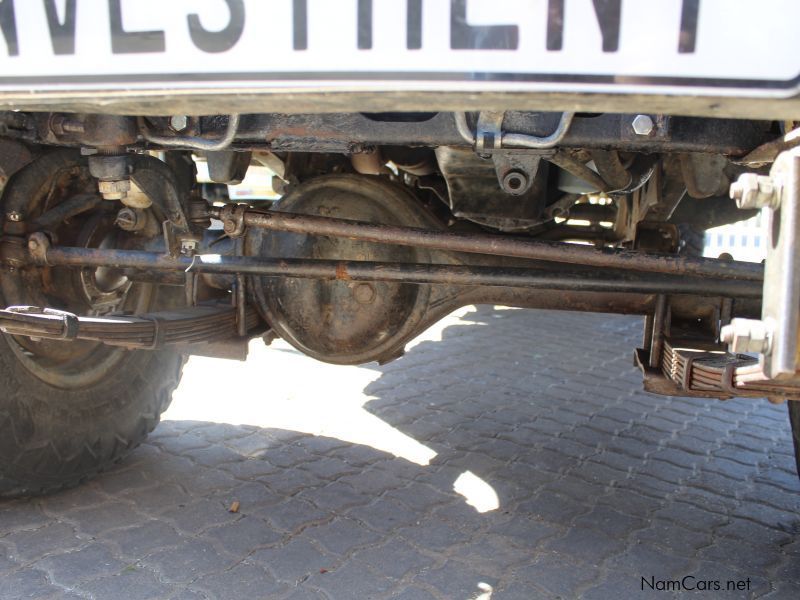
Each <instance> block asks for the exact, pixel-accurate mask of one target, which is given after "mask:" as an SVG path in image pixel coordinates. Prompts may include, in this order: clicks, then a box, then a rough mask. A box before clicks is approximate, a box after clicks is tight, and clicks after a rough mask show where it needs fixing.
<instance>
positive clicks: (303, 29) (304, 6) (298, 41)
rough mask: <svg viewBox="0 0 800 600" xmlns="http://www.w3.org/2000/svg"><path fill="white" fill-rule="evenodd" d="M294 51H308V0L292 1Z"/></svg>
mask: <svg viewBox="0 0 800 600" xmlns="http://www.w3.org/2000/svg"><path fill="white" fill-rule="evenodd" d="M292 11H293V16H292V24H293V30H294V49H295V50H308V0H292Z"/></svg>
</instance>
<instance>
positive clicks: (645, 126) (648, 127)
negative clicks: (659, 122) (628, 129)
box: [631, 115, 656, 136]
mask: <svg viewBox="0 0 800 600" xmlns="http://www.w3.org/2000/svg"><path fill="white" fill-rule="evenodd" d="M631 126H632V127H633V132H634V133H635V134H636V135H641V136H646V135H651V134H652V133H653V131H655V129H656V124H655V122H654V121H653V118H652V117H651V116H649V115H636V118H635V119H634V120H633V123H631Z"/></svg>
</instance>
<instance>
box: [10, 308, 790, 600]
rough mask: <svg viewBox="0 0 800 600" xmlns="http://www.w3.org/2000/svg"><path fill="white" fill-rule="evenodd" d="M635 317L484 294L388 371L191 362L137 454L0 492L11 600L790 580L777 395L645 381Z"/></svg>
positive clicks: (345, 594)
mask: <svg viewBox="0 0 800 600" xmlns="http://www.w3.org/2000/svg"><path fill="white" fill-rule="evenodd" d="M640 327H641V320H640V319H631V318H627V317H616V316H591V315H569V314H562V313H556V312H533V311H519V310H509V309H502V308H490V307H482V308H478V309H477V310H474V309H472V310H464V311H461V312H459V313H458V314H457V315H454V316H451V317H449V318H448V319H446V320H445V321H444V322H443V323H442V324H441V325H439V326H437V327H435V328H434V329H433V330H431V332H429V333H428V334H426V335H425V336H423V337H422V338H421V340H419V341H418V342H415V343H414V344H413V345H412V346H411V347H410V348H409V350H408V352H407V354H406V356H405V357H404V358H402V359H400V360H397V361H395V362H393V363H390V364H388V365H385V366H380V367H379V366H376V365H374V364H373V365H367V366H365V367H360V368H349V367H348V368H336V369H333V368H331V367H326V366H324V365H320V364H319V363H315V362H314V361H312V360H310V359H305V358H303V357H301V356H300V355H299V354H298V353H297V352H295V351H294V350H292V349H290V348H289V346H287V345H286V344H283V343H282V342H278V343H275V344H274V345H273V347H270V348H263V347H259V346H258V345H254V347H253V357H252V359H251V361H250V362H249V363H247V364H246V365H239V364H234V365H229V364H228V363H225V362H216V361H210V360H209V359H192V360H191V361H190V363H189V365H188V366H187V373H186V381H185V382H184V384H183V385H182V387H181V389H180V390H179V392H178V393H177V395H176V401H175V403H174V406H173V409H171V411H170V413H168V415H167V420H165V421H164V423H163V424H162V425H161V426H160V427H159V428H158V429H157V430H156V431H155V432H154V434H153V436H152V437H151V439H150V440H149V441H148V442H146V443H145V444H144V445H143V446H142V447H141V448H139V449H138V450H136V451H135V452H134V453H133V454H132V456H131V457H130V460H128V461H126V462H124V463H123V464H122V465H120V466H119V467H117V468H115V469H112V470H111V471H110V472H109V473H107V474H105V475H103V476H101V477H98V478H97V479H96V480H94V481H92V482H89V483H88V484H85V485H83V486H81V487H79V488H76V489H73V490H68V491H66V492H64V493H62V494H58V495H55V496H53V497H50V498H42V499H31V500H17V501H4V502H0V598H2V599H3V600H5V599H16V598H53V599H55V598H59V599H61V598H66V599H71V598H81V599H84V600H86V599H92V598H97V599H102V600H105V599H110V600H117V599H119V600H137V599H139V598H142V599H144V598H154V599H161V598H164V599H169V600H203V599H206V600H208V599H214V598H269V599H270V600H271V599H273V598H274V599H276V600H337V599H344V600H349V599H359V600H361V599H374V600H390V599H395V600H429V599H434V600H476V599H479V600H517V599H519V600H532V599H538V598H558V597H561V598H573V597H578V598H585V599H595V598H597V599H606V598H612V597H613V598H620V599H624V598H636V599H637V600H638V599H640V598H644V599H646V598H661V597H671V594H665V593H664V592H649V591H648V590H644V591H643V590H642V582H641V579H642V577H651V576H652V577H655V578H657V579H664V580H666V579H680V578H682V577H684V576H686V575H692V576H694V577H697V578H698V579H723V580H727V579H744V578H748V577H749V578H750V579H751V591H750V592H749V593H744V594H743V595H739V596H737V595H735V594H733V595H730V596H726V597H731V598H734V597H743V598H745V597H746V598H769V599H773V600H783V599H794V598H797V597H800V481H798V479H797V476H796V475H795V473H794V471H793V468H794V464H793V462H794V458H793V455H792V453H791V446H790V438H789V432H788V420H787V418H786V409H785V407H781V406H773V405H770V404H768V403H766V402H759V401H753V400H733V401H730V402H725V403H721V402H715V401H708V400H699V399H684V398H663V397H656V396H651V395H649V394H646V393H644V392H642V391H641V382H640V379H639V376H638V373H637V372H636V371H635V369H633V367H632V366H631V355H632V349H633V348H634V347H635V346H636V344H637V342H639V339H640ZM440 339H441V340H444V341H439V340H440ZM587 340H592V343H591V345H590V346H589V347H587V344H586V341H587ZM228 368H230V369H232V371H231V373H235V375H231V376H230V377H226V375H225V373H226V369H228ZM317 373H319V375H317ZM265 374H268V375H266V376H265ZM328 377H335V382H334V381H332V382H327V381H326V378H328ZM237 378H238V379H239V380H241V381H242V382H243V383H242V386H241V387H240V388H238V389H237V388H236V383H235V382H236V381H237ZM293 378H294V379H293ZM316 378H319V386H318V387H316V388H315V387H314V386H313V385H310V383H313V381H312V380H314V379H316ZM231 381H233V382H234V385H231V383H230V382H231ZM293 381H296V382H297V384H298V385H297V386H294V385H293V383H292V382H293ZM223 382H227V383H223ZM281 382H283V383H281ZM271 383H274V384H275V385H277V386H279V389H281V390H283V392H282V395H275V394H274V393H272V391H271V390H272V388H271ZM235 391H240V392H241V393H240V395H241V398H236V397H235ZM337 401H339V402H341V405H336V402H337ZM226 411H227V412H226ZM228 419H230V423H228V422H227V420H228ZM356 423H359V424H361V423H363V425H358V426H355V425H354V424H356ZM371 428H374V431H372V429H371ZM467 472H468V473H470V474H471V475H472V477H470V478H469V480H470V481H472V482H473V483H475V484H476V485H477V487H476V488H475V489H467V490H466V491H464V492H463V493H464V494H466V495H467V496H469V497H465V496H462V495H461V494H459V493H456V492H455V491H454V483H455V481H456V480H457V479H459V478H460V477H461V476H462V475H464V474H465V473H467ZM459 489H461V488H459ZM467 500H470V503H467ZM479 500H480V501H484V502H487V506H488V509H487V512H479V511H478V510H476V508H475V506H479V505H481V502H480V501H479ZM234 501H238V502H239V505H240V506H239V510H238V512H236V513H231V512H229V508H230V507H231V504H232V503H233V502H234ZM698 597H700V596H698Z"/></svg>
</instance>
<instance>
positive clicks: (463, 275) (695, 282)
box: [34, 247, 761, 298]
mask: <svg viewBox="0 0 800 600" xmlns="http://www.w3.org/2000/svg"><path fill="white" fill-rule="evenodd" d="M34 260H35V261H36V262H38V264H44V265H48V266H69V267H110V268H119V269H142V270H183V271H186V272H196V273H215V274H218V273H226V274H241V275H254V276H264V277H298V278H311V279H324V280H338V281H385V282H398V283H416V284H444V285H457V286H498V287H519V288H528V289H543V290H544V289H547V290H569V291H587V292H627V293H645V294H647V293H652V294H691V295H697V296H724V297H733V298H758V297H760V295H761V286H760V285H758V284H757V283H755V282H750V281H737V280H725V279H701V278H697V277H674V276H665V275H657V274H651V273H630V272H627V273H626V272H618V273H612V272H602V271H598V270H594V271H587V270H585V269H584V270H582V271H578V270H567V269H565V270H564V271H562V272H553V271H551V270H541V269H528V268H517V267H514V268H508V267H501V268H497V267H488V266H464V265H434V264H411V263H385V262H352V261H335V260H314V259H301V258H284V259H270V258H252V257H241V256H221V255H216V254H213V255H212V254H206V255H198V256H195V257H193V258H189V257H186V256H180V257H174V258H173V257H170V256H165V255H162V254H157V253H154V252H142V251H133V250H96V249H88V248H68V247H48V248H43V249H41V250H40V251H39V252H37V253H35V254H34Z"/></svg>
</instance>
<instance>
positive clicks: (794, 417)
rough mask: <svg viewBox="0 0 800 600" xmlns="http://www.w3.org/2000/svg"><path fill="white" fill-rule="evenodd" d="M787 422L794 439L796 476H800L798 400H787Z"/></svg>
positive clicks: (799, 406)
mask: <svg viewBox="0 0 800 600" xmlns="http://www.w3.org/2000/svg"><path fill="white" fill-rule="evenodd" d="M787 404H788V405H789V423H790V424H791V426H792V438H793V439H794V460H795V463H796V464H797V476H798V477H800V402H798V401H789V402H787Z"/></svg>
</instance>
